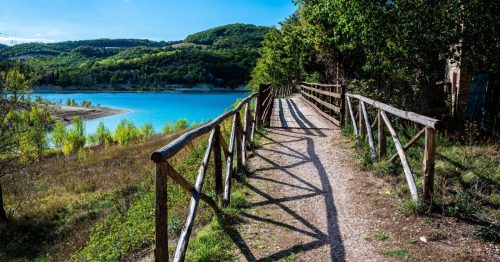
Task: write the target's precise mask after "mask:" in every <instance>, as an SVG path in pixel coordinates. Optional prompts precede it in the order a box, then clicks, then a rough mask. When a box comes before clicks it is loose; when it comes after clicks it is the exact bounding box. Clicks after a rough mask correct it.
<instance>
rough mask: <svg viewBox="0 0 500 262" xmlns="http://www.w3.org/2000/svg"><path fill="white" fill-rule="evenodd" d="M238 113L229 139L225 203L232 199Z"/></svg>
mask: <svg viewBox="0 0 500 262" xmlns="http://www.w3.org/2000/svg"><path fill="white" fill-rule="evenodd" d="M236 120H237V118H236V115H235V116H234V118H233V127H232V128H231V138H230V139H229V157H228V158H227V163H226V180H225V181H224V197H223V200H222V202H223V204H224V205H227V204H229V201H231V178H232V175H233V155H234V140H235V137H236Z"/></svg>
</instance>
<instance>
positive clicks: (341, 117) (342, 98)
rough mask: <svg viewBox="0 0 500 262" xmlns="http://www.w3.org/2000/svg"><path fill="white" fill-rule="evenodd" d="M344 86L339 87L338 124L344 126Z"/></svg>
mask: <svg viewBox="0 0 500 262" xmlns="http://www.w3.org/2000/svg"><path fill="white" fill-rule="evenodd" d="M345 92H346V86H345V85H342V86H341V87H340V126H341V127H342V126H344V124H345V120H346V101H345Z"/></svg>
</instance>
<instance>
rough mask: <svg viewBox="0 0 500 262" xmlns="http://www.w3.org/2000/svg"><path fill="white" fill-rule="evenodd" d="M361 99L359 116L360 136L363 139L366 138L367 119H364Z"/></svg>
mask: <svg viewBox="0 0 500 262" xmlns="http://www.w3.org/2000/svg"><path fill="white" fill-rule="evenodd" d="M358 101H359V105H358V116H359V119H358V121H359V138H360V139H361V140H363V139H365V120H364V117H363V108H362V106H361V105H362V104H363V101H361V100H358Z"/></svg>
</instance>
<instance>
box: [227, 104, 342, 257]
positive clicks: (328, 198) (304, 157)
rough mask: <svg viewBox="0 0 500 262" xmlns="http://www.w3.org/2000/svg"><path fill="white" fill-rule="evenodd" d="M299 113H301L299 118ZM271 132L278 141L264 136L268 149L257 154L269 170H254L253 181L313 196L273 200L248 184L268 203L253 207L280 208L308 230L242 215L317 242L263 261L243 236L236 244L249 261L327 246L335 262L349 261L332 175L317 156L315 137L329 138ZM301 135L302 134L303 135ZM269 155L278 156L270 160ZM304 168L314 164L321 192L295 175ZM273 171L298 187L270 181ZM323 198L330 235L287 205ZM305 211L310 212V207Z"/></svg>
mask: <svg viewBox="0 0 500 262" xmlns="http://www.w3.org/2000/svg"><path fill="white" fill-rule="evenodd" d="M287 103H289V106H290V107H291V108H292V107H296V105H295V104H293V101H292V102H290V101H288V100H287ZM280 106H281V105H280ZM292 112H293V111H292ZM295 112H297V114H296V113H295ZM295 112H293V113H292V115H293V117H297V118H303V120H304V119H305V117H304V116H301V115H300V114H299V113H298V112H299V111H298V110H297V111H295ZM305 120H307V119H305ZM297 122H300V121H297ZM306 123H307V122H306ZM308 124H309V123H308ZM268 131H269V132H268V133H271V134H274V136H273V137H274V138H271V137H269V136H264V137H263V140H264V141H265V143H264V144H265V147H264V148H262V149H259V150H258V151H256V152H255V157H256V158H259V159H260V161H262V162H263V163H265V167H262V168H259V169H256V170H252V171H253V172H254V174H253V175H252V176H251V177H250V178H251V180H254V179H255V180H259V181H265V182H266V183H273V186H271V187H270V188H273V189H277V188H281V190H282V191H286V192H293V191H290V190H298V191H301V190H305V191H308V192H309V193H304V192H302V193H299V192H298V193H296V194H294V195H292V196H286V197H273V196H272V194H271V193H270V192H265V191H264V190H261V189H259V188H257V187H256V186H254V185H252V184H251V183H249V182H246V181H242V182H243V184H244V186H246V187H247V188H249V189H250V190H252V191H253V192H255V193H256V194H257V195H259V196H261V197H262V198H263V199H264V200H262V201H260V202H256V203H253V204H252V207H264V206H268V205H269V206H271V205H272V206H276V207H278V208H279V211H278V212H284V213H286V215H289V216H291V217H292V218H293V219H295V220H296V221H298V222H300V224H302V225H303V226H304V227H305V229H301V228H299V227H297V226H294V225H291V224H288V223H286V221H276V220H275V219H273V218H272V217H271V218H270V217H260V216H257V215H254V214H249V213H245V212H244V213H242V215H243V216H244V217H246V218H247V219H250V220H255V221H259V222H261V223H268V224H271V225H273V226H276V227H282V228H286V229H287V230H290V231H293V232H296V233H299V234H303V235H305V236H308V237H312V238H313V241H310V242H308V243H304V244H297V245H293V246H289V247H286V248H284V249H283V250H280V251H278V252H275V253H273V254H269V255H267V256H265V257H262V258H259V259H257V258H256V257H255V255H254V254H253V253H252V251H251V249H250V248H249V247H248V246H247V245H246V244H245V242H244V240H243V239H242V238H241V235H239V237H237V238H236V239H234V240H235V241H237V243H238V247H239V248H240V250H241V252H242V253H243V254H244V255H245V258H246V259H247V260H249V261H276V260H280V259H283V258H286V257H288V256H290V255H292V254H295V253H300V252H305V251H310V250H314V249H317V248H319V247H322V246H325V245H326V246H328V247H329V251H330V252H329V253H330V260H331V261H345V250H344V245H343V242H342V239H341V234H340V230H339V225H338V219H337V210H336V207H335V200H334V199H333V194H332V187H331V184H330V180H329V177H328V174H327V172H326V170H325V168H324V166H323V164H322V163H321V161H320V159H319V156H318V154H317V152H316V145H315V140H314V139H313V137H315V136H320V137H323V136H324V137H326V134H324V133H323V132H322V131H321V130H318V129H316V130H314V131H316V132H312V131H311V130H310V129H301V130H295V131H292V130H290V129H279V130H276V129H274V130H273V129H269V130H268ZM289 131H292V132H289ZM301 131H302V133H300V132H301ZM288 139H291V140H288ZM281 140H285V141H281ZM323 141H324V139H323ZM294 143H300V145H301V146H304V145H305V146H306V147H307V150H306V153H301V152H300V151H299V150H296V149H294V148H293V146H296V145H293V144H294ZM271 145H277V146H278V147H280V148H282V149H283V150H284V151H287V152H283V153H281V152H278V151H276V150H274V149H272V148H270V147H271ZM268 153H269V154H271V155H274V156H271V157H269V156H268V155H269V154H268ZM276 156H278V157H276ZM272 158H279V159H280V160H281V161H280V162H281V163H284V164H283V165H280V164H279V163H276V162H275V159H272ZM304 164H309V165H311V164H312V167H314V170H311V171H310V173H309V174H317V177H314V176H313V177H310V178H309V179H312V180H316V182H318V180H319V182H320V184H321V188H318V187H317V186H315V185H313V183H311V182H309V181H307V180H308V179H306V178H304V177H303V174H299V173H293V172H292V171H293V169H292V168H293V167H297V166H300V165H304ZM270 171H277V172H279V174H280V176H288V177H289V178H291V179H292V180H296V181H297V183H298V184H292V183H288V182H283V181H280V180H278V179H274V178H270V177H269V176H268V174H266V173H268V172H270ZM316 184H318V183H316ZM278 190H279V189H278ZM319 196H320V197H322V198H323V201H324V203H325V207H326V210H325V211H326V212H325V213H326V219H325V220H324V221H326V223H327V227H326V232H322V231H321V230H320V229H318V227H317V226H318V225H314V224H313V223H312V222H310V221H308V220H307V219H306V218H304V217H302V216H301V215H299V214H298V213H297V212H295V211H294V210H292V209H291V208H290V207H288V206H287V205H286V203H288V202H291V201H303V200H304V199H308V198H312V197H319ZM305 208H306V209H307V207H305ZM311 208H313V207H311ZM310 212H314V210H313V209H311V211H310ZM319 226H323V225H319Z"/></svg>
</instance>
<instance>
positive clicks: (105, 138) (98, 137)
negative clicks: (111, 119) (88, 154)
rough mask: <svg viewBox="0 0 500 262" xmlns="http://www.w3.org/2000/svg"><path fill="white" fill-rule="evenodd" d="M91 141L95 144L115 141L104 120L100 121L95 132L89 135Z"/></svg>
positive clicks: (105, 144) (106, 144)
mask: <svg viewBox="0 0 500 262" xmlns="http://www.w3.org/2000/svg"><path fill="white" fill-rule="evenodd" d="M89 141H90V143H91V144H93V145H99V146H102V145H104V146H108V145H109V143H111V142H112V141H113V136H112V135H111V131H109V129H108V128H107V127H106V126H104V122H102V121H101V122H99V125H98V126H97V130H96V132H95V134H93V135H90V136H89Z"/></svg>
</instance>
